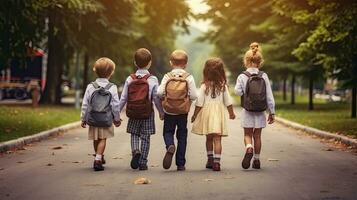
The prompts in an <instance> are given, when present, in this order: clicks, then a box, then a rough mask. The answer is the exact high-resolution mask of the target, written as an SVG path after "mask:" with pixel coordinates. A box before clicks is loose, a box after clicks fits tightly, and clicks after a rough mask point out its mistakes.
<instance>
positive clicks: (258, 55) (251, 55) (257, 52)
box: [243, 42, 264, 68]
mask: <svg viewBox="0 0 357 200" xmlns="http://www.w3.org/2000/svg"><path fill="white" fill-rule="evenodd" d="M243 63H244V66H245V67H251V66H252V65H256V66H257V67H258V68H260V67H262V66H263V63H264V59H263V54H262V50H261V48H260V45H259V43H258V42H253V43H251V44H250V45H249V50H248V51H247V52H246V53H245V55H244V58H243Z"/></svg>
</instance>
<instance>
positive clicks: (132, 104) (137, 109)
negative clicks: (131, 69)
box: [126, 74, 153, 119]
mask: <svg viewBox="0 0 357 200" xmlns="http://www.w3.org/2000/svg"><path fill="white" fill-rule="evenodd" d="M150 76H151V74H147V75H145V76H143V77H141V76H136V75H135V74H131V75H130V77H131V78H132V79H133V80H132V81H131V83H130V84H129V86H128V101H127V105H126V116H128V117H129V118H132V119H148V118H150V117H151V115H152V112H153V107H152V102H151V100H150V98H149V95H150V92H149V91H150V90H149V82H148V78H149V77H150Z"/></svg>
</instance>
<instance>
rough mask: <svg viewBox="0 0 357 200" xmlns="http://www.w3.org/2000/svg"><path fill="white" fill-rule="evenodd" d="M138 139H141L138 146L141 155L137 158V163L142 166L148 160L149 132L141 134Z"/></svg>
mask: <svg viewBox="0 0 357 200" xmlns="http://www.w3.org/2000/svg"><path fill="white" fill-rule="evenodd" d="M140 140H141V146H140V152H141V157H140V160H139V165H140V167H144V166H147V162H148V155H149V150H150V134H141V135H140Z"/></svg>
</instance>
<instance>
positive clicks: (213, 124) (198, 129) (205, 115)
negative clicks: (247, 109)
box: [192, 84, 232, 136]
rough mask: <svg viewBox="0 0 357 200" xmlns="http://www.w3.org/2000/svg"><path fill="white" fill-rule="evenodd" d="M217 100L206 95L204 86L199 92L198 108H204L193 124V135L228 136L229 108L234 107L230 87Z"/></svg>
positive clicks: (203, 85)
mask: <svg viewBox="0 0 357 200" xmlns="http://www.w3.org/2000/svg"><path fill="white" fill-rule="evenodd" d="M225 87H226V88H225V91H224V92H221V93H220V94H219V95H217V96H216V97H215V98H212V97H211V94H208V95H207V94H206V93H205V91H206V86H205V84H202V85H201V87H200V90H199V94H198V98H197V101H196V106H198V107H202V109H201V111H200V112H199V113H198V115H197V117H196V120H195V121H194V122H193V124H192V133H195V134H198V135H208V134H218V135H221V136H228V130H227V112H228V111H227V106H230V105H232V98H231V96H230V95H229V90H228V87H227V86H225Z"/></svg>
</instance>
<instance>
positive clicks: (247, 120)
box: [235, 42, 275, 169]
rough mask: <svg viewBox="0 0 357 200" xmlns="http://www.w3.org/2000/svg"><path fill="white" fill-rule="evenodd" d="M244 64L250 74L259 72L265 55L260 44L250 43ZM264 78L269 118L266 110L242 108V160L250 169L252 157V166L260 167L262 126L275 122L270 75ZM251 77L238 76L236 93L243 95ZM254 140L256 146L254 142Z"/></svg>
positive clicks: (263, 74)
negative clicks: (243, 145) (243, 144)
mask: <svg viewBox="0 0 357 200" xmlns="http://www.w3.org/2000/svg"><path fill="white" fill-rule="evenodd" d="M243 62H244V66H245V67H246V68H247V70H246V71H247V72H249V74H258V73H259V69H260V68H261V67H262V65H263V55H262V52H261V50H260V47H259V44H258V43H256V42H254V43H252V44H251V45H250V50H248V51H247V52H246V53H245V56H244V60H243ZM262 78H263V79H264V81H265V86H266V106H267V110H266V111H267V112H268V113H269V116H268V120H266V116H265V112H264V111H263V112H250V111H247V110H245V109H244V108H243V109H242V116H241V124H242V127H243V128H244V143H245V146H246V153H245V156H244V158H243V161H242V167H243V168H244V169H248V168H249V167H250V162H251V159H252V158H253V153H254V160H253V165H252V167H253V168H254V169H260V161H259V155H260V151H261V144H262V143H261V132H262V128H265V127H266V121H268V123H269V124H272V123H274V113H275V102H274V97H273V92H272V90H271V86H270V82H269V78H268V75H267V74H266V73H262ZM248 79H249V77H248V76H247V75H246V74H244V73H242V74H240V75H239V76H238V78H237V83H236V86H235V93H236V94H237V95H239V96H243V95H244V93H245V89H246V86H247V81H248ZM253 141H254V148H253V145H252V143H253Z"/></svg>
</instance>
